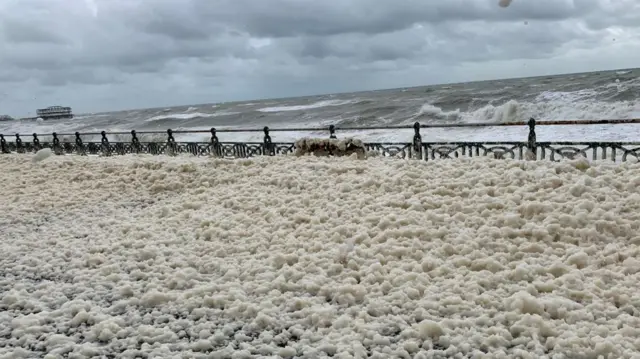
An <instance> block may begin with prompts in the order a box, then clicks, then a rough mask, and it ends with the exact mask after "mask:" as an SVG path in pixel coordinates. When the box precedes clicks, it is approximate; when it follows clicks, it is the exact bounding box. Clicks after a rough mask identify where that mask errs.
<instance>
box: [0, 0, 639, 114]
mask: <svg viewBox="0 0 640 359" xmlns="http://www.w3.org/2000/svg"><path fill="white" fill-rule="evenodd" d="M86 1H89V0H86ZM86 1H85V0H0V31H1V33H0V86H4V85H5V84H8V83H11V84H12V85H11V86H16V84H17V86H18V88H19V89H20V91H18V90H16V91H15V95H11V96H14V97H15V98H12V101H13V102H12V103H21V104H22V105H20V106H27V105H26V104H25V103H24V101H18V100H19V98H18V97H19V96H24V95H23V94H24V93H28V92H29V91H28V88H27V87H29V88H34V91H36V89H37V90H38V91H44V90H43V89H55V91H54V93H56V94H57V95H59V96H62V94H67V95H68V97H71V98H74V99H78V101H80V99H82V101H81V103H82V104H85V103H86V104H87V106H90V104H93V105H95V106H98V105H99V104H106V103H108V104H109V106H114V105H113V104H114V103H120V104H121V106H124V107H136V106H134V105H135V103H140V104H143V103H144V104H147V103H153V102H154V101H158V102H159V103H158V104H157V105H158V106H163V104H164V103H166V102H167V101H169V102H171V103H175V102H174V101H178V100H180V101H183V100H184V101H187V102H191V100H189V98H193V102H206V101H207V99H209V101H215V100H217V99H218V98H220V99H227V100H228V99H233V98H246V97H256V96H257V97H273V96H285V95H292V94H310V93H313V92H314V91H315V92H332V91H349V90H355V89H363V88H369V87H380V86H382V87H387V86H390V87H397V86H405V85H409V84H414V85H418V84H424V83H428V82H434V81H436V82H437V81H451V80H454V79H458V78H460V79H464V78H465V76H469V74H465V72H464V71H463V70H460V69H464V68H474V69H476V68H477V66H479V65H476V64H477V63H482V64H483V65H482V66H485V67H486V71H482V73H486V74H496V76H502V75H500V74H502V73H503V71H502V70H501V68H499V67H497V66H498V65H495V63H496V61H501V62H509V61H511V62H512V63H513V62H514V61H520V60H522V61H538V60H540V61H552V60H551V59H553V58H558V57H559V56H568V54H572V53H574V52H575V51H578V50H580V49H582V50H583V51H591V52H592V53H593V54H594V55H593V56H594V58H595V57H596V56H605V55H604V54H603V55H599V54H598V53H597V52H598V50H596V49H600V48H605V47H606V46H609V45H607V44H606V42H607V41H608V42H611V41H612V40H611V38H612V37H613V36H616V37H617V38H618V42H619V43H623V44H626V45H627V47H628V48H630V47H633V46H637V44H636V42H635V40H633V39H634V38H635V37H637V36H638V35H640V31H639V30H638V27H639V26H640V3H638V2H637V1H636V0H537V1H533V0H514V1H513V2H512V4H511V5H510V6H509V7H507V8H501V7H499V6H498V4H497V3H498V0H448V1H430V0H429V1H427V0H376V1H371V0H325V1H318V0H268V1H264V0H216V1H211V0H93V1H94V2H95V3H96V5H97V6H96V8H97V17H94V16H93V13H94V12H93V9H92V8H91V6H87V3H86ZM9 15H10V16H9ZM525 21H526V22H527V24H525ZM611 51H612V50H611ZM616 56H618V57H619V58H620V61H627V62H629V61H631V60H624V58H623V54H619V55H616ZM585 61H586V60H585ZM594 61H595V60H594ZM549 63H552V62H549ZM585 63H586V62H585ZM500 66H504V65H502V64H501V65H500ZM510 66H511V67H510V68H512V69H515V68H516V67H515V65H510ZM519 66H521V65H519ZM583 66H587V65H583ZM518 68H519V67H518ZM538 68H540V69H544V66H542V65H540V66H539V67H538ZM510 71H511V70H510ZM513 71H516V70H513ZM477 72H478V71H476V70H474V72H473V73H472V75H474V74H476V73H477ZM448 74H455V76H458V77H451V76H454V75H448ZM486 76H489V75H486ZM27 83H28V85H27ZM7 86H8V85H7ZM134 89H135V90H134ZM169 89H171V90H169ZM178 92H179V94H178ZM133 93H135V94H136V95H135V96H133V95H131V94H133ZM144 93H148V95H141V94H144ZM43 96H53V95H43ZM145 96H147V97H145ZM107 99H108V101H107ZM118 99H119V100H118ZM105 101H107V102H105ZM118 101H120V102H118ZM136 101H137V102H136ZM4 103H5V104H6V103H8V100H4ZM29 106H30V105H29ZM105 106H106V105H105ZM118 106H120V105H118ZM32 107H34V106H32Z"/></svg>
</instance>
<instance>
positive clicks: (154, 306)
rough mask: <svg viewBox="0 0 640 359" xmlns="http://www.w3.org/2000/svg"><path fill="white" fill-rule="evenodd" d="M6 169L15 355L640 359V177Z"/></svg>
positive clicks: (488, 166) (460, 170) (387, 164)
mask: <svg viewBox="0 0 640 359" xmlns="http://www.w3.org/2000/svg"><path fill="white" fill-rule="evenodd" d="M30 158H31V157H30V156H28V155H2V156H0V168H2V170H3V172H4V173H5V174H6V175H5V176H4V177H3V180H2V181H3V182H2V186H0V208H1V209H2V216H0V237H1V238H0V239H1V240H2V255H0V273H1V274H0V357H7V356H11V357H25V358H26V357H43V358H58V357H62V356H65V357H66V356H68V357H70V358H79V357H115V356H117V357H121V358H135V357H150V358H173V357H190V358H191V357H192V358H251V357H281V358H293V357H301V358H323V357H335V358H367V357H371V358H452V357H460V358H462V357H465V358H484V357H492V358H517V357H519V358H529V357H533V358H545V357H546V358H577V357H580V358H599V357H602V358H637V354H636V353H638V352H640V339H638V338H639V336H640V319H639V318H640V315H639V314H640V312H639V310H640V309H639V308H640V296H639V295H638V289H637V288H638V282H639V280H640V260H639V259H638V254H639V249H640V247H639V245H640V234H639V233H640V228H639V227H640V215H639V214H638V213H640V211H639V209H640V193H639V188H640V165H638V164H631V163H626V164H622V165H614V164H597V163H596V164H594V163H592V164H590V163H588V162H585V161H581V160H577V161H568V162H562V163H551V162H545V161H514V160H494V159H489V158H474V159H472V160H463V159H460V160H452V161H429V162H423V161H403V160H396V159H385V158H376V159H366V160H355V159H352V158H350V157H342V158H331V159H328V158H326V157H315V156H304V157H265V158H256V159H243V160H221V159H217V160H212V159H207V158H186V157H151V156H148V157H146V156H123V157H113V158H86V157H68V156H60V157H56V156H53V157H51V158H49V159H48V160H47V161H42V162H39V163H38V164H34V163H32V162H31V161H30Z"/></svg>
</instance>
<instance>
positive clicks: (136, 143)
mask: <svg viewBox="0 0 640 359" xmlns="http://www.w3.org/2000/svg"><path fill="white" fill-rule="evenodd" d="M131 149H132V152H134V151H135V153H140V140H138V134H137V133H136V130H131Z"/></svg>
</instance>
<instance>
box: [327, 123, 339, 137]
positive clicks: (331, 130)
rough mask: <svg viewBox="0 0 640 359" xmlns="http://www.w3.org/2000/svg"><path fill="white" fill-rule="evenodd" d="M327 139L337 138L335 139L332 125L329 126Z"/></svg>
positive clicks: (334, 129) (334, 127)
mask: <svg viewBox="0 0 640 359" xmlns="http://www.w3.org/2000/svg"><path fill="white" fill-rule="evenodd" d="M329 138H338V137H336V126H334V125H330V126H329Z"/></svg>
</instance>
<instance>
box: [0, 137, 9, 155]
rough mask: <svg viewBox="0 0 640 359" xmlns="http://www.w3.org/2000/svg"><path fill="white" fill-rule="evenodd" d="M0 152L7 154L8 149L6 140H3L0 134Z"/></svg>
mask: <svg viewBox="0 0 640 359" xmlns="http://www.w3.org/2000/svg"><path fill="white" fill-rule="evenodd" d="M0 150H1V151H2V153H9V149H8V148H7V140H5V139H4V135H3V134H0Z"/></svg>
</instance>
